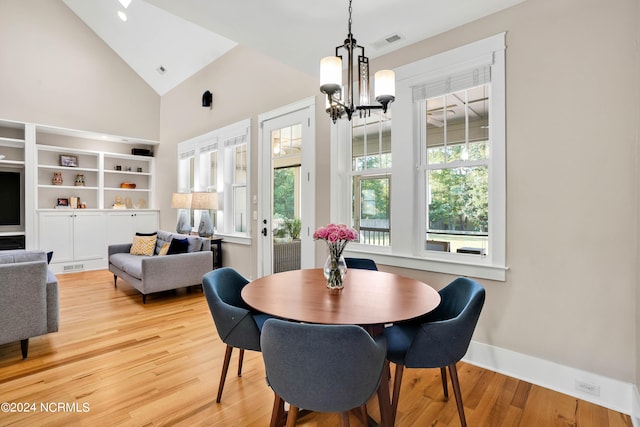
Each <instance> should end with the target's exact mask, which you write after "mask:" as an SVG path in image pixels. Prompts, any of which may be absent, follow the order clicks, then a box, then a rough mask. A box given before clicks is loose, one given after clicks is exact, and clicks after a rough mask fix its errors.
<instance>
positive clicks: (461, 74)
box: [411, 64, 491, 102]
mask: <svg viewBox="0 0 640 427" xmlns="http://www.w3.org/2000/svg"><path fill="white" fill-rule="evenodd" d="M490 81H491V65H490V64H485V65H481V66H477V67H474V68H470V69H467V70H463V71H458V72H455V73H451V74H448V75H446V76H442V77H439V78H435V79H432V80H429V81H427V82H425V83H421V84H419V85H416V86H413V87H412V88H411V89H412V92H413V102H419V101H425V100H427V99H428V98H433V97H435V96H440V95H444V94H447V93H451V92H456V91H459V90H462V89H467V88H470V87H475V86H480V85H482V84H485V83H489V82H490Z"/></svg>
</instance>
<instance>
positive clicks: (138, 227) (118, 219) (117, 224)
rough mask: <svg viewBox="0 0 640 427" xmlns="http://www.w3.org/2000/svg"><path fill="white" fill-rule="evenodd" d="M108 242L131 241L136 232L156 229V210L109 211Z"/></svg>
mask: <svg viewBox="0 0 640 427" xmlns="http://www.w3.org/2000/svg"><path fill="white" fill-rule="evenodd" d="M107 216H108V221H107V223H108V227H107V230H108V238H107V240H108V242H109V243H108V244H109V245H113V244H116V243H131V242H133V236H134V235H135V234H136V233H153V232H154V231H157V230H158V223H159V220H158V212H157V211H120V212H109V213H108V214H107Z"/></svg>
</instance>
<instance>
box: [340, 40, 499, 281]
mask: <svg viewBox="0 0 640 427" xmlns="http://www.w3.org/2000/svg"><path fill="white" fill-rule="evenodd" d="M505 36H506V33H500V34H496V35H494V36H491V37H488V38H486V39H483V40H479V41H476V42H473V43H470V44H467V45H464V46H461V47H458V48H455V49H452V50H449V51H446V52H443V53H440V54H437V55H434V56H431V57H428V58H424V59H422V60H419V61H416V62H414V63H411V64H407V65H405V66H402V67H398V68H396V69H395V73H396V101H395V102H394V103H393V104H392V105H391V108H392V109H393V118H392V124H391V126H392V131H391V140H392V142H391V150H392V168H391V170H392V173H391V176H392V180H391V185H392V187H391V239H392V240H391V246H389V247H372V246H366V245H361V244H355V243H351V244H349V245H348V246H347V248H346V250H345V253H346V255H350V256H368V257H370V258H373V259H374V260H376V262H378V263H380V264H386V265H392V266H397V267H404V268H412V269H419V270H428V271H434V272H439V273H447V274H453V275H464V276H471V277H478V278H485V279H491V280H498V281H505V280H506V270H507V267H506V122H505V83H506V82H505ZM480 65H489V67H490V72H491V101H490V102H491V104H490V117H489V123H490V125H489V129H490V130H489V132H490V133H489V140H490V142H491V148H490V150H491V158H490V161H489V165H490V166H489V230H490V233H489V248H491V249H490V251H489V254H487V256H478V255H472V254H458V253H439V252H435V251H426V250H425V249H424V244H425V243H424V242H425V236H426V234H425V233H426V224H427V223H426V212H427V209H426V180H425V179H424V177H425V175H424V173H425V168H424V167H423V165H422V164H421V155H422V154H421V153H422V145H421V144H423V142H424V136H423V135H422V133H423V128H422V126H421V121H422V120H423V119H422V117H423V115H422V113H423V111H421V105H424V102H413V89H414V88H415V87H417V86H420V85H424V84H426V83H428V82H431V81H433V80H435V79H438V78H444V77H445V76H447V75H451V74H453V73H456V72H459V71H463V70H468V69H470V68H473V67H475V66H480ZM425 129H426V128H425ZM350 141H351V126H350V122H348V121H346V120H339V121H338V122H337V123H336V124H335V125H333V126H331V144H332V150H331V152H332V154H331V157H332V161H331V165H332V174H331V175H332V181H331V195H332V196H331V197H332V200H331V218H332V221H334V222H342V223H346V224H348V223H349V221H350V215H351V212H350V209H351V188H350V172H351V163H350V162H351V158H350V154H351V153H350V151H351V144H350ZM412 194H413V195H415V196H414V197H413V198H410V197H408V196H409V195H412ZM408 225H409V226H408ZM415 230H421V231H422V233H416V232H415Z"/></svg>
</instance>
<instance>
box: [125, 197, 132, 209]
mask: <svg viewBox="0 0 640 427" xmlns="http://www.w3.org/2000/svg"><path fill="white" fill-rule="evenodd" d="M124 205H125V206H126V207H127V209H133V202H132V201H131V197H125V199H124Z"/></svg>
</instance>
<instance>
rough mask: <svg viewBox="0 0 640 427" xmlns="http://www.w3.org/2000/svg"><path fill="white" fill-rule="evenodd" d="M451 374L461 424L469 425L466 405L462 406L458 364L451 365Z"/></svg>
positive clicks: (463, 426) (465, 426)
mask: <svg viewBox="0 0 640 427" xmlns="http://www.w3.org/2000/svg"><path fill="white" fill-rule="evenodd" d="M449 374H450V375H451V385H452V386H453V394H454V395H455V396H456V405H457V406H458V415H460V425H461V426H462V427H467V420H466V419H465V416H464V406H462V392H461V391H460V382H459V381H458V369H457V368H456V364H455V363H452V364H451V365H449Z"/></svg>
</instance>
